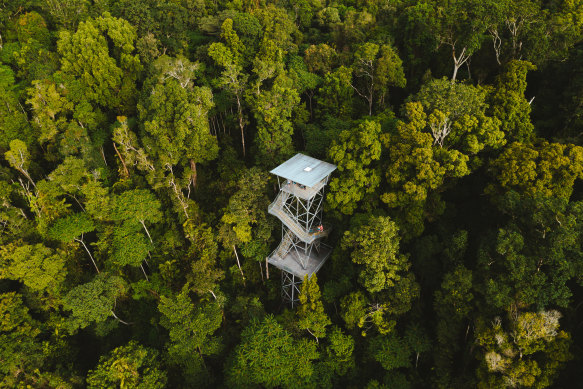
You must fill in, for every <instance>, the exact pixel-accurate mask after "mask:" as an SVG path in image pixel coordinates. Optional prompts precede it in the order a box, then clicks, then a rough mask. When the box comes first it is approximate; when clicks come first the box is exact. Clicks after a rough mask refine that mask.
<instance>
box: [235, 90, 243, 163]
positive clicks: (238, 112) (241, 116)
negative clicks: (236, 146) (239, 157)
mask: <svg viewBox="0 0 583 389" xmlns="http://www.w3.org/2000/svg"><path fill="white" fill-rule="evenodd" d="M237 116H238V118H239V128H240V129H241V145H242V146H243V158H245V131H244V130H245V122H244V121H243V107H241V98H240V97H239V94H237Z"/></svg>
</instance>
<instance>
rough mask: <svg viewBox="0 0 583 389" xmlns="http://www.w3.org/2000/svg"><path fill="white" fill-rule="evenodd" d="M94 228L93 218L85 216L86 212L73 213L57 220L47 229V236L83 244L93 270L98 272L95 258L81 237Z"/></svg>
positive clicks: (65, 241) (64, 241)
mask: <svg viewBox="0 0 583 389" xmlns="http://www.w3.org/2000/svg"><path fill="white" fill-rule="evenodd" d="M94 230H95V225H94V223H93V220H91V219H90V218H89V216H87V214H85V213H74V214H71V215H68V216H65V217H63V218H61V219H59V220H57V221H56V222H55V223H54V224H53V225H52V226H51V228H50V230H49V231H48V236H49V237H50V238H51V239H56V240H59V241H61V242H63V243H69V242H73V241H75V242H78V243H79V244H81V246H83V248H84V249H85V251H86V252H87V254H88V255H89V258H90V259H91V262H92V263H93V266H94V267H95V270H97V272H98V273H99V268H98V267H97V263H96V262H95V259H94V258H93V255H92V254H91V251H89V248H88V247H87V245H86V244H85V240H84V237H83V235H84V234H86V233H88V232H91V231H94Z"/></svg>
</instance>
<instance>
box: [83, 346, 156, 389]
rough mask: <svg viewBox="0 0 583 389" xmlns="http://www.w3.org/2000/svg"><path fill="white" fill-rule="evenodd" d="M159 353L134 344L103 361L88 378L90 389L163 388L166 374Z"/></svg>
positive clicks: (104, 357)
mask: <svg viewBox="0 0 583 389" xmlns="http://www.w3.org/2000/svg"><path fill="white" fill-rule="evenodd" d="M157 359H158V352H156V351H155V350H153V349H151V348H146V347H144V346H142V345H140V344H139V343H138V342H136V341H130V342H129V343H128V344H126V345H125V346H120V347H117V348H115V349H114V350H112V351H111V353H110V354H109V355H108V356H102V357H100V358H99V364H98V365H97V367H96V368H95V370H90V371H89V373H88V375H87V385H88V387H89V388H104V387H112V386H115V387H119V388H120V389H130V388H140V389H162V388H165V387H166V373H165V372H164V371H163V370H162V369H161V368H160V362H158V360H157Z"/></svg>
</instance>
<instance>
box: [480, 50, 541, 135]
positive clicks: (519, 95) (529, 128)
mask: <svg viewBox="0 0 583 389" xmlns="http://www.w3.org/2000/svg"><path fill="white" fill-rule="evenodd" d="M531 70H536V66H534V65H533V64H531V63H530V62H527V61H511V62H510V63H508V65H506V70H505V72H504V73H502V74H501V75H500V76H499V77H498V79H497V82H496V86H495V89H494V91H493V92H492V94H491V95H490V97H489V103H490V112H491V113H492V115H493V116H495V117H497V118H498V119H499V120H500V122H501V123H502V124H501V126H500V129H501V130H502V131H503V132H504V137H505V138H506V139H508V141H511V142H512V141H515V142H522V143H530V142H531V141H533V140H534V137H535V133H534V125H533V124H532V123H531V121H530V111H531V106H530V103H531V102H529V101H528V100H527V99H526V96H525V95H524V94H525V92H526V75H527V73H528V72H529V71H531Z"/></svg>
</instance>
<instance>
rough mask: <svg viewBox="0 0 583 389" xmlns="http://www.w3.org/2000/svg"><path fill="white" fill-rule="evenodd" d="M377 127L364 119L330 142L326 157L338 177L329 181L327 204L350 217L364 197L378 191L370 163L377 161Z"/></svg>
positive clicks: (376, 170) (379, 128)
mask: <svg viewBox="0 0 583 389" xmlns="http://www.w3.org/2000/svg"><path fill="white" fill-rule="evenodd" d="M380 135H381V125H380V124H379V123H377V122H375V121H369V120H366V121H364V122H362V123H361V124H359V125H358V127H354V128H352V129H350V130H345V131H342V132H341V133H340V136H339V137H338V140H333V141H332V145H331V146H330V148H329V149H328V155H329V157H330V158H331V159H332V161H333V162H334V163H335V164H336V165H337V166H338V170H339V171H340V177H333V178H332V180H331V181H330V193H329V194H328V196H327V201H328V204H330V206H331V207H332V208H336V209H338V210H339V211H340V212H342V213H343V214H346V215H351V214H352V213H353V212H354V211H355V209H356V208H357V207H358V205H359V203H360V202H361V201H362V200H363V199H364V198H365V196H367V195H368V196H369V197H370V196H371V195H372V194H373V193H374V192H375V191H376V189H377V188H378V186H379V184H380V181H381V177H380V172H379V171H378V168H376V167H375V165H374V161H378V160H379V159H380V158H381V141H380Z"/></svg>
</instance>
